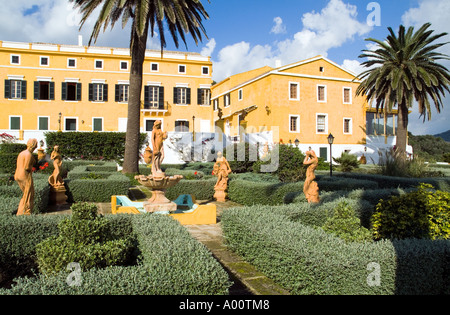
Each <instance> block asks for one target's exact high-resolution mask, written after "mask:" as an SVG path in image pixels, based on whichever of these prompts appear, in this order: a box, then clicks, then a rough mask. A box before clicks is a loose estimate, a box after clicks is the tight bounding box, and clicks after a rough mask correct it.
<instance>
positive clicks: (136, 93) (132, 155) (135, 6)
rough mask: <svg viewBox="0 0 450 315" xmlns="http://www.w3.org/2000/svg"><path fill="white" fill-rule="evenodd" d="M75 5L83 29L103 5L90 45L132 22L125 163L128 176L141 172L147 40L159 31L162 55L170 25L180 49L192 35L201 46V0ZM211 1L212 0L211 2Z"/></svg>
mask: <svg viewBox="0 0 450 315" xmlns="http://www.w3.org/2000/svg"><path fill="white" fill-rule="evenodd" d="M69 1H70V2H74V8H79V10H80V12H81V13H82V19H81V22H80V29H81V28H82V27H83V25H84V23H85V22H86V21H87V19H88V18H89V17H90V16H91V14H92V13H93V12H94V11H95V9H97V8H99V7H100V6H101V10H100V11H99V12H100V13H99V15H98V18H97V21H96V23H95V25H94V29H93V31H92V34H91V37H90V39H89V45H91V43H92V41H94V43H95V42H96V40H97V38H98V35H99V33H100V30H101V29H102V28H103V31H105V30H106V29H107V28H108V26H111V28H113V27H114V25H115V23H116V22H117V21H119V20H121V23H122V28H123V27H125V25H126V24H127V23H128V21H129V19H130V18H131V20H132V26H131V35H130V54H131V67H130V92H129V98H128V124H127V133H126V144H125V155H124V162H123V172H124V173H138V172H139V149H140V148H139V137H140V110H141V108H140V107H141V91H142V80H143V79H142V78H143V63H144V58H145V50H146V47H147V38H148V35H149V32H150V35H151V36H152V37H153V35H154V34H155V33H154V31H155V28H157V29H158V33H159V38H160V44H161V55H162V51H163V49H164V48H165V47H166V38H165V33H164V31H165V27H166V26H167V28H168V30H169V32H170V34H171V36H172V38H173V40H174V43H175V46H176V47H177V48H178V46H179V37H180V38H181V40H182V41H183V42H184V44H185V45H186V46H187V44H186V36H185V34H187V33H189V34H190V35H191V37H192V38H193V39H194V41H195V43H196V44H197V45H198V43H199V41H200V42H201V41H202V34H204V35H205V37H207V35H206V30H205V28H204V26H203V24H202V19H208V18H209V16H208V13H207V12H206V11H205V9H204V7H203V5H202V3H201V2H200V0H69ZM208 1H209V0H208Z"/></svg>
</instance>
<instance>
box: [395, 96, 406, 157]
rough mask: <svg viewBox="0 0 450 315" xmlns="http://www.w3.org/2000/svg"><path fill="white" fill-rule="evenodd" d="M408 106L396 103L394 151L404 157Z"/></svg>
mask: <svg viewBox="0 0 450 315" xmlns="http://www.w3.org/2000/svg"><path fill="white" fill-rule="evenodd" d="M408 115H409V113H408V107H407V106H406V105H403V104H399V105H398V128H397V144H396V151H397V153H398V156H400V157H401V158H402V159H406V145H407V142H408V118H409V117H408Z"/></svg>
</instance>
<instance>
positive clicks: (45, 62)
mask: <svg viewBox="0 0 450 315" xmlns="http://www.w3.org/2000/svg"><path fill="white" fill-rule="evenodd" d="M39 65H40V66H49V65H50V61H49V58H48V57H40V62H39Z"/></svg>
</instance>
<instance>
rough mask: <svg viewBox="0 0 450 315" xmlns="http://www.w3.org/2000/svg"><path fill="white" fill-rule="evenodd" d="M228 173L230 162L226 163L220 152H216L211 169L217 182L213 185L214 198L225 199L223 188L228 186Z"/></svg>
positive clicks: (229, 171)
mask: <svg viewBox="0 0 450 315" xmlns="http://www.w3.org/2000/svg"><path fill="white" fill-rule="evenodd" d="M230 173H231V168H230V164H228V161H227V159H226V158H225V157H224V156H223V155H222V152H218V153H217V159H216V163H215V164H214V171H213V174H214V175H216V176H217V182H216V185H215V186H214V190H215V194H214V198H216V200H217V201H225V199H226V195H227V194H226V193H225V190H226V189H227V187H228V174H230Z"/></svg>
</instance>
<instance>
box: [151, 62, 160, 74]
mask: <svg viewBox="0 0 450 315" xmlns="http://www.w3.org/2000/svg"><path fill="white" fill-rule="evenodd" d="M150 71H151V72H158V71H159V64H158V63H152V64H151V65H150Z"/></svg>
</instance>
